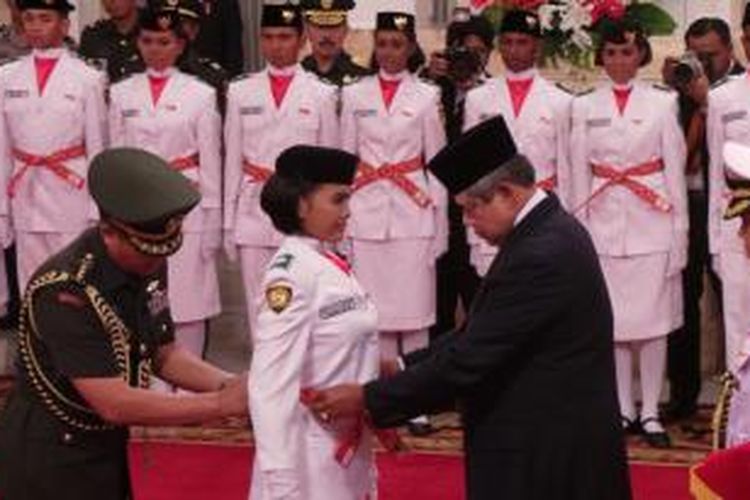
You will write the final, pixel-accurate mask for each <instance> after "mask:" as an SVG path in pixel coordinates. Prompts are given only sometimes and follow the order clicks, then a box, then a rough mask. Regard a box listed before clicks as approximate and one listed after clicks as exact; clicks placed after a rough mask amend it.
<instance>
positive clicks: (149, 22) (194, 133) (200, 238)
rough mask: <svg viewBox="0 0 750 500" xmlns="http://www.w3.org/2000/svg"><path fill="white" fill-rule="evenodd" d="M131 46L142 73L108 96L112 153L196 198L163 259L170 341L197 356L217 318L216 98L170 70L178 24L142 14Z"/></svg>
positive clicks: (179, 42) (169, 16)
mask: <svg viewBox="0 0 750 500" xmlns="http://www.w3.org/2000/svg"><path fill="white" fill-rule="evenodd" d="M137 43H138V47H139V50H140V52H141V55H142V57H143V60H144V62H145V63H146V66H147V70H146V72H145V73H139V74H136V75H133V76H131V77H129V78H127V79H125V80H123V81H121V82H119V83H117V84H115V85H113V86H112V88H111V89H110V115H109V116H110V118H109V124H110V133H111V140H112V145H113V146H130V147H136V146H137V147H140V148H142V149H145V150H147V151H150V152H152V153H155V154H158V155H159V156H161V157H162V158H164V159H165V160H167V161H168V162H169V164H170V165H171V167H172V168H173V169H175V170H177V171H179V172H181V173H182V174H183V175H185V177H187V178H188V179H190V181H191V182H192V183H193V185H194V186H195V187H196V188H197V189H198V190H199V191H200V192H201V195H202V197H201V203H200V206H199V207H198V208H197V209H195V210H193V211H192V212H191V213H190V215H188V216H187V218H186V219H185V221H184V222H183V231H184V237H183V244H182V247H181V248H180V251H179V252H177V253H176V254H175V255H173V256H171V257H170V258H169V267H168V269H169V283H170V288H169V302H170V307H171V310H172V316H173V318H174V320H175V323H176V332H175V333H176V335H175V336H176V340H177V342H178V343H180V344H181V345H182V346H184V347H185V348H187V349H188V350H189V351H190V352H192V353H193V354H195V355H197V356H201V355H202V354H203V349H204V344H205V336H206V320H208V319H209V318H211V317H213V316H215V315H217V314H218V313H219V312H220V310H221V304H220V300H219V284H218V277H217V274H216V254H217V251H218V250H219V249H220V248H221V119H220V117H219V112H218V109H217V105H216V91H215V90H214V89H213V88H211V87H210V86H209V85H208V84H206V83H203V82H201V81H200V80H199V79H198V78H197V77H195V76H191V75H187V74H185V73H183V72H181V71H179V70H178V69H177V68H176V67H175V63H176V61H177V59H178V57H179V55H180V53H181V51H182V50H184V48H185V44H186V41H185V35H184V33H183V32H182V28H181V23H180V20H179V16H178V15H177V14H176V13H174V12H170V11H149V12H147V13H145V14H144V15H143V16H142V20H141V27H140V33H139V34H138V37H137Z"/></svg>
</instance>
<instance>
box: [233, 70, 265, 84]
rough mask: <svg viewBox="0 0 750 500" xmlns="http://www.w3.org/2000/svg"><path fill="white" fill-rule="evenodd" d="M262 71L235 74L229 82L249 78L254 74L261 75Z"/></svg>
mask: <svg viewBox="0 0 750 500" xmlns="http://www.w3.org/2000/svg"><path fill="white" fill-rule="evenodd" d="M259 75H260V73H256V72H254V71H245V72H244V73H240V74H239V75H237V76H233V77H232V78H230V79H229V83H233V82H239V81H240V80H247V79H248V78H252V77H254V76H259Z"/></svg>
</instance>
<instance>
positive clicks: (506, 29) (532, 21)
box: [499, 9, 542, 38]
mask: <svg viewBox="0 0 750 500" xmlns="http://www.w3.org/2000/svg"><path fill="white" fill-rule="evenodd" d="M499 33H500V34H501V35H502V34H503V33H523V34H526V35H531V36H534V37H537V38H539V37H541V36H542V25H541V23H540V22H539V16H538V15H536V13H534V12H530V11H527V10H522V9H514V10H510V11H508V12H507V13H506V14H505V15H504V16H503V19H502V21H500V29H499Z"/></svg>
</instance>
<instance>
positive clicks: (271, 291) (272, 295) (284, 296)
mask: <svg viewBox="0 0 750 500" xmlns="http://www.w3.org/2000/svg"><path fill="white" fill-rule="evenodd" d="M293 295H294V292H293V291H292V285H291V284H290V283H289V282H287V281H274V282H273V283H271V284H269V285H268V286H267V287H266V304H267V305H268V308H269V309H270V310H272V311H273V312H275V313H276V314H279V313H281V312H283V311H284V310H285V309H286V308H287V307H289V304H291V302H292V297H293Z"/></svg>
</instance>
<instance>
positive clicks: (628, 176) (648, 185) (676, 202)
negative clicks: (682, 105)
mask: <svg viewBox="0 0 750 500" xmlns="http://www.w3.org/2000/svg"><path fill="white" fill-rule="evenodd" d="M685 158H686V147H685V139H684V136H683V133H682V130H681V129H680V125H679V123H678V117H677V96H676V94H674V93H673V92H670V91H667V90H663V89H660V88H657V87H654V86H653V85H650V84H646V83H642V82H634V86H633V89H632V93H631V94H630V98H629V101H628V105H627V107H626V108H625V113H624V114H623V115H620V112H619V111H618V109H617V104H616V101H615V97H614V92H613V88H612V85H611V84H604V85H602V86H600V87H599V88H597V89H596V90H594V91H592V92H590V93H589V94H586V95H582V96H579V97H578V98H576V99H575V100H574V103H573V128H572V133H571V172H572V181H573V182H572V186H573V190H572V197H571V201H572V203H571V207H573V208H572V210H574V211H575V212H576V215H577V216H579V217H580V218H581V219H582V220H583V222H584V223H585V224H586V225H587V227H588V229H589V231H590V233H591V235H592V237H593V240H594V244H595V245H596V248H597V251H598V253H599V254H600V255H606V256H610V257H624V256H637V255H644V254H651V253H662V252H668V253H669V255H670V261H669V273H670V275H672V274H673V273H676V272H678V271H679V270H681V269H683V268H684V266H685V263H686V261H687V255H686V254H687V229H688V214H687V193H686V185H685V169H684V166H685ZM639 192H640V193H641V195H639V194H638V193H639ZM643 197H646V198H650V199H652V201H651V202H649V201H647V200H646V199H644V198H643ZM668 207H671V208H668Z"/></svg>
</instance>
